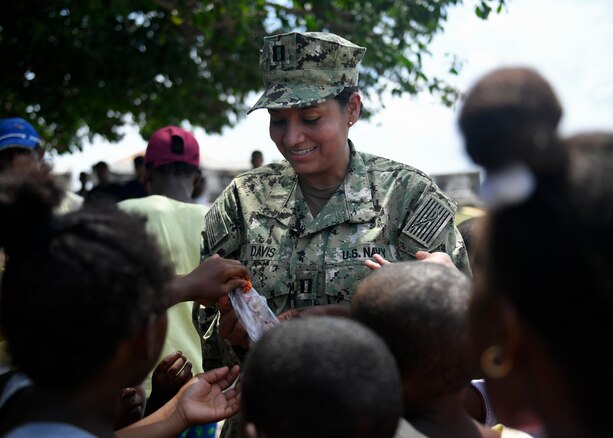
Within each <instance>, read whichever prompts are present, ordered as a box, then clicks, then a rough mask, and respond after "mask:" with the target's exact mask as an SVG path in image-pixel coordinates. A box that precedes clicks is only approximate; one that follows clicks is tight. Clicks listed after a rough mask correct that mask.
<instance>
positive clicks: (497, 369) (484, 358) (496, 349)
mask: <svg viewBox="0 0 613 438" xmlns="http://www.w3.org/2000/svg"><path fill="white" fill-rule="evenodd" d="M502 356H503V354H502V348H501V347H500V346H499V345H492V346H490V347H488V348H486V349H485V350H483V353H481V370H482V371H483V373H484V374H485V375H486V376H487V377H489V378H491V379H502V378H503V377H506V376H507V375H508V374H509V373H510V372H511V370H512V369H513V361H511V360H508V361H506V362H504V361H503V360H502Z"/></svg>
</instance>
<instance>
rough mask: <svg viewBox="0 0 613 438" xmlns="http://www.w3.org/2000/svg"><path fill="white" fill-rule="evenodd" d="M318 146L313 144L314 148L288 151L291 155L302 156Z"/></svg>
mask: <svg viewBox="0 0 613 438" xmlns="http://www.w3.org/2000/svg"><path fill="white" fill-rule="evenodd" d="M315 147H316V146H313V147H312V148H308V149H299V150H294V149H292V150H288V152H289V153H290V155H296V156H302V155H306V154H308V153H310V152H312V151H314V150H315Z"/></svg>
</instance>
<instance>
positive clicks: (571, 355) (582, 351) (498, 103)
mask: <svg viewBox="0 0 613 438" xmlns="http://www.w3.org/2000/svg"><path fill="white" fill-rule="evenodd" d="M561 116H562V108H561V106H560V104H559V101H558V99H557V96H556V95H555V92H554V91H553V89H552V88H551V85H550V84H549V83H548V82H547V80H546V79H545V78H543V77H542V76H541V75H540V74H538V72H535V71H534V70H530V69H525V68H505V69H498V70H495V71H493V72H490V73H488V74H486V75H485V76H484V77H482V78H481V79H480V80H479V81H478V82H477V83H476V84H475V85H474V86H473V87H472V88H471V90H470V91H469V93H468V95H467V98H466V101H465V103H464V106H463V109H462V110H461V114H460V127H461V130H462V133H463V136H464V141H465V145H466V149H467V151H468V153H469V154H470V156H471V157H472V158H473V160H474V161H475V162H476V163H477V164H479V165H482V166H484V168H485V169H486V170H487V172H488V179H487V180H486V181H487V189H488V191H487V194H488V196H489V197H488V203H489V206H490V207H489V208H490V210H491V211H490V213H489V214H488V217H487V220H486V222H485V226H484V228H483V229H484V237H483V244H482V245H481V248H479V251H478V252H477V254H478V257H477V258H476V260H475V294H474V299H473V302H472V303H471V320H472V325H473V332H474V335H475V339H476V342H477V348H478V351H479V354H480V357H481V360H480V363H481V368H482V371H483V374H484V376H485V381H486V385H487V388H488V393H489V395H490V398H491V400H492V403H493V405H494V408H495V409H496V413H497V415H498V416H499V417H500V418H501V420H503V421H504V422H505V423H507V424H511V422H517V423H522V422H523V421H525V420H524V419H523V417H524V416H525V415H526V412H528V413H536V415H537V416H538V418H539V420H540V421H542V423H543V425H544V435H545V436H547V437H550V438H557V437H584V436H590V437H592V436H593V437H597V436H609V435H610V424H609V423H608V412H609V409H608V400H609V398H610V393H611V390H612V389H613V387H612V381H611V379H610V375H611V371H610V365H609V364H608V361H607V360H605V359H603V357H600V356H598V355H597V354H595V353H597V352H599V351H601V349H602V346H603V345H607V344H608V342H609V333H610V332H611V331H612V330H613V318H612V317H613V305H612V301H611V284H613V278H612V277H611V269H610V266H611V263H612V262H613V260H612V259H611V247H613V241H612V239H611V238H612V235H611V233H610V226H611V223H612V222H613V182H612V181H611V177H612V175H613V154H612V152H613V134H612V133H602V134H590V135H583V136H579V137H578V138H571V139H570V140H563V139H560V137H559V135H558V131H557V129H558V123H559V120H560V118H561ZM573 144H574V145H575V146H571V145H573ZM577 145H579V146H578V147H576V146H577ZM597 145H598V146H597ZM503 183H504V184H503Z"/></svg>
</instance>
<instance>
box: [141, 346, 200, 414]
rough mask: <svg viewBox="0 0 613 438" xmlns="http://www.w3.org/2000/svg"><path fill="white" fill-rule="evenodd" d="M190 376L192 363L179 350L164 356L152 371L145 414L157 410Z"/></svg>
mask: <svg viewBox="0 0 613 438" xmlns="http://www.w3.org/2000/svg"><path fill="white" fill-rule="evenodd" d="M191 378H192V364H191V362H188V361H187V358H186V357H185V356H183V354H182V353H181V352H180V351H175V352H174V353H171V354H169V355H168V356H166V357H165V358H164V359H162V361H161V362H160V363H159V364H158V366H157V367H156V368H155V370H154V371H153V375H152V377H151V395H150V397H149V400H148V401H147V412H146V413H147V414H149V413H151V412H153V411H155V410H157V409H158V408H159V407H161V406H162V405H163V404H165V403H166V402H167V401H168V400H170V399H171V398H173V397H174V396H175V395H176V394H177V392H179V389H181V387H182V386H183V385H184V384H185V383H186V382H187V381H188V380H189V379H191Z"/></svg>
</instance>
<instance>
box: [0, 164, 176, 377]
mask: <svg viewBox="0 0 613 438" xmlns="http://www.w3.org/2000/svg"><path fill="white" fill-rule="evenodd" d="M0 193H2V194H3V196H2V197H1V198H0V245H1V246H3V247H4V249H5V251H6V253H7V257H8V261H7V264H6V269H5V272H4V275H3V278H2V295H1V297H0V318H1V324H2V331H3V333H4V335H5V336H6V339H7V341H8V348H9V352H10V354H11V356H12V359H13V361H14V363H15V365H16V366H17V367H19V368H20V369H21V370H23V371H24V372H25V373H26V374H28V375H29V376H30V377H31V378H32V380H33V381H34V382H35V383H36V384H38V385H42V386H48V387H58V386H59V387H62V388H64V389H66V388H76V387H78V386H79V385H82V384H83V383H84V382H86V381H87V380H88V379H89V378H91V377H92V376H93V375H94V374H95V373H96V372H98V371H99V370H100V369H101V368H102V367H103V366H104V364H105V363H106V362H107V361H108V360H109V359H110V358H111V357H112V356H113V355H114V354H115V351H116V349H117V346H118V343H119V342H120V341H121V340H123V339H125V338H126V337H128V336H129V335H130V334H131V332H132V331H133V330H134V329H135V328H138V327H140V326H142V325H143V324H144V323H145V322H146V321H147V319H148V318H149V315H151V314H152V313H155V314H162V313H163V312H164V311H165V308H166V298H165V296H166V293H165V287H166V284H167V282H168V281H169V280H170V278H171V277H170V275H171V274H170V272H171V271H170V270H169V269H168V267H167V266H166V265H165V264H164V263H163V262H162V261H161V260H162V255H161V253H160V251H159V249H158V247H157V245H156V243H155V242H154V241H153V239H152V238H151V237H150V236H149V235H148V234H147V233H146V230H145V223H144V219H142V218H137V217H135V216H130V215H128V214H126V213H124V212H122V211H120V210H118V209H117V208H116V207H114V206H110V205H105V206H102V205H101V206H92V207H89V208H88V207H85V208H84V209H83V210H80V211H77V212H75V213H71V214H68V215H65V216H60V217H57V216H55V215H54V214H53V213H52V210H53V208H54V206H56V205H57V204H58V202H59V200H60V196H61V190H60V189H59V187H58V186H57V185H56V183H55V182H54V181H53V180H52V179H51V177H50V176H45V175H42V174H41V175H38V174H37V175H35V176H34V177H31V178H29V179H25V178H20V177H15V176H11V177H0Z"/></svg>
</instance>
